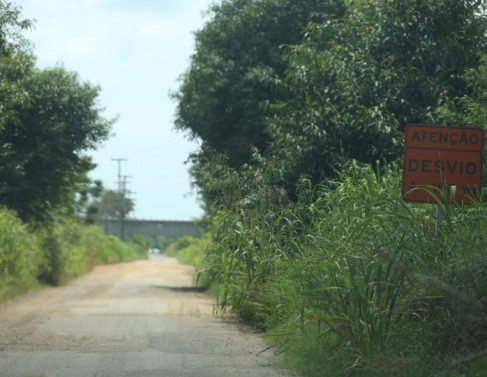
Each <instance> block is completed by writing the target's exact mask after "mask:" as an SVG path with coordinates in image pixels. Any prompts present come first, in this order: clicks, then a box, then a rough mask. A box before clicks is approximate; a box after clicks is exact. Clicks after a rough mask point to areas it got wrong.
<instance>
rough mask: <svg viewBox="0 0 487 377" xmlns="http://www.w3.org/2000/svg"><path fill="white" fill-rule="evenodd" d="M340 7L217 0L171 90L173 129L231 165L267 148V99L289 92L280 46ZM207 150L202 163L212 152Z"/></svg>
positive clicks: (313, 1)
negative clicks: (279, 82)
mask: <svg viewBox="0 0 487 377" xmlns="http://www.w3.org/2000/svg"><path fill="white" fill-rule="evenodd" d="M343 11H344V2H343V1H342V0H328V1H323V0H268V1H261V0H232V1H228V0H226V1H222V2H221V3H220V4H217V5H213V6H212V7H211V9H210V11H209V15H210V17H211V19H210V21H208V22H207V24H206V25H205V27H204V28H203V29H201V30H200V31H198V32H197V33H196V38H195V39H196V52H195V53H194V55H193V56H192V58H191V65H190V68H189V69H188V71H187V72H186V73H185V74H184V75H183V76H182V78H181V86H180V89H179V91H178V92H177V93H175V94H174V98H175V99H176V100H177V102H178V108H177V114H176V127H177V128H178V129H180V130H184V131H189V133H190V135H191V136H192V137H195V138H200V139H201V140H202V142H203V145H204V147H205V148H206V147H209V148H210V149H213V150H215V151H217V152H219V153H223V154H225V155H226V156H227V158H228V164H229V165H230V166H232V167H234V168H238V167H240V166H242V165H243V164H244V163H246V162H248V161H249V159H250V156H251V148H252V147H255V148H257V149H259V150H265V148H266V146H267V144H266V135H265V128H266V125H265V118H266V116H267V114H268V110H269V104H272V103H273V102H275V101H277V100H279V99H282V98H286V91H278V90H277V89H278V88H276V87H275V85H274V84H273V82H274V80H275V79H276V78H282V77H283V75H284V72H285V70H286V64H285V63H284V62H283V50H282V49H281V46H282V45H283V44H295V43H298V42H299V41H300V40H301V37H302V30H303V28H304V26H305V25H306V24H307V23H308V22H309V21H311V20H312V19H315V18H316V19H318V20H319V19H321V17H322V15H323V14H328V13H330V14H338V15H341V14H342V13H343ZM204 151H205V149H204V148H203V149H202V150H201V151H200V154H199V158H200V161H201V160H203V161H204V160H205V159H207V158H208V155H207V154H206V153H205V152H204Z"/></svg>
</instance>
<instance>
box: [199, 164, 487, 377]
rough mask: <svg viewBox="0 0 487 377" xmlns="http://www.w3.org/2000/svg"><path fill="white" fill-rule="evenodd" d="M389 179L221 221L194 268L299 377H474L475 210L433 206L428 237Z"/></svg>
mask: <svg viewBox="0 0 487 377" xmlns="http://www.w3.org/2000/svg"><path fill="white" fill-rule="evenodd" d="M400 176H401V175H400V170H399V169H398V168H397V167H387V168H384V169H380V168H378V167H377V168H372V167H371V166H366V167H353V168H351V169H350V171H348V172H347V174H344V175H342V176H341V177H339V179H337V180H336V181H335V182H328V184H327V185H326V186H322V187H312V186H310V185H303V189H302V195H301V200H300V201H299V202H298V203H296V204H291V203H289V204H288V205H286V206H283V205H282V201H280V200H279V201H278V204H273V203H272V201H269V200H268V198H267V199H265V200H268V201H267V202H266V203H261V202H259V201H258V200H257V201H254V203H253V205H252V206H249V205H248V204H247V203H248V201H247V202H245V201H242V202H241V203H240V205H238V206H237V207H236V209H235V210H233V211H228V212H227V213H226V215H225V217H224V218H223V219H222V220H221V221H220V222H219V223H220V224H219V228H218V230H217V231H215V232H214V242H213V243H212V244H211V245H210V247H209V248H208V253H207V256H206V259H205V261H204V263H203V264H202V266H201V267H200V270H201V271H204V272H205V273H206V274H207V275H208V276H209V277H210V280H211V281H213V282H214V283H215V284H216V285H217V286H218V287H219V290H218V294H217V300H218V303H219V305H220V307H221V308H222V309H223V308H225V307H227V306H231V307H232V309H233V310H234V311H235V312H236V313H238V314H239V315H240V316H241V317H242V318H243V319H245V320H247V321H249V322H251V323H253V324H254V325H257V326H260V327H262V328H265V329H267V330H268V332H269V334H273V339H274V346H275V348H274V349H275V350H277V351H279V352H280V351H285V352H286V353H287V354H288V355H289V357H288V360H291V361H292V362H291V364H292V366H293V367H294V368H297V369H299V370H300V371H301V372H303V373H305V374H307V375H316V376H334V375H337V376H341V375H365V376H366V375H370V376H382V375H383V376H388V375H403V376H419V375H424V376H434V375H440V374H441V373H447V372H448V373H450V374H451V375H459V376H460V375H462V376H463V375H472V376H474V375H479V376H480V375H482V373H483V371H484V369H483V368H484V367H485V363H484V361H483V358H482V357H480V356H481V355H482V351H483V350H484V349H485V348H486V347H487V328H486V319H487V318H486V317H487V312H484V311H483V310H482V308H483V305H486V304H487V302H486V298H487V258H486V256H485V253H486V252H487V237H486V236H487V234H486V233H487V231H486V230H487V208H486V205H485V204H484V203H481V202H480V203H475V204H473V205H469V206H455V205H451V204H442V205H440V208H441V211H442V214H443V216H442V218H443V219H442V220H441V221H442V224H441V230H440V231H439V232H436V231H435V226H436V223H437V221H439V219H437V218H436V208H435V206H432V205H418V204H417V205H413V204H407V203H404V202H403V201H402V200H401V197H400ZM474 303H478V305H476V304H474ZM303 350H306V352H305V353H303V352H302V351H303ZM296 355H298V356H297V357H296ZM470 359H472V360H470ZM391 360H394V363H391V362H390V361H391ZM454 363H457V364H454ZM452 365H455V367H452V368H451V369H449V367H451V366H452Z"/></svg>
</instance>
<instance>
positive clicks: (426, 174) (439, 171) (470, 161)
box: [402, 124, 484, 203]
mask: <svg viewBox="0 0 487 377" xmlns="http://www.w3.org/2000/svg"><path fill="white" fill-rule="evenodd" d="M483 161H484V130H483V129H482V128H472V127H470V128H468V127H452V126H433V125H419V124H409V125H407V126H406V129H405V134H404V156H403V179H402V194H403V199H404V200H405V201H408V202H423V203H437V199H436V198H441V190H442V189H446V190H447V193H448V198H449V200H451V201H453V202H455V203H471V202H472V201H474V200H478V199H479V198H480V194H481V190H482V170H483Z"/></svg>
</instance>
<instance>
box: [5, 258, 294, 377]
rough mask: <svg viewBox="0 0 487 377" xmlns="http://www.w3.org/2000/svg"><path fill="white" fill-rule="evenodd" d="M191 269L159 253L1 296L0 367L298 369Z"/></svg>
mask: <svg viewBox="0 0 487 377" xmlns="http://www.w3.org/2000/svg"><path fill="white" fill-rule="evenodd" d="M192 273H193V269H192V268H191V267H188V266H184V265H181V264H178V263H177V262H176V260H174V259H171V258H167V257H164V256H160V255H156V256H151V257H150V259H149V260H147V261H139V262H135V263H130V264H120V265H113V266H101V267H97V268H96V269H95V270H94V271H93V272H92V273H90V274H89V275H87V276H84V277H82V278H79V279H77V280H75V281H73V282H72V283H70V284H69V285H66V286H63V287H58V288H45V289H42V290H39V291H36V292H32V293H29V294H27V295H25V296H23V297H21V298H19V299H17V300H14V301H12V302H10V303H7V304H5V305H3V306H0V377H18V376H22V377H57V376H59V377H78V376H79V377H90V376H93V377H94V376H97V377H112V376H134V377H135V376H158V377H160V376H162V377H180V376H188V377H189V376H195V377H196V376H197V377H205V376H211V377H218V376H221V377H223V376H224V377H234V376H239V377H240V376H252V377H254V376H255V377H258V376H270V377H277V376H290V375H291V374H289V373H288V374H286V373H285V371H283V370H280V369H276V368H272V367H270V364H271V362H273V361H274V360H275V359H274V358H273V354H272V352H269V351H268V352H264V353H260V352H261V351H262V350H264V349H265V348H266V344H265V343H264V342H263V341H262V340H261V339H260V337H259V335H258V334H257V333H256V332H255V331H253V330H252V329H250V328H248V327H245V326H243V325H241V324H239V323H238V322H237V321H235V319H234V318H233V317H231V316H227V317H226V318H223V319H222V318H217V317H214V316H213V299H212V298H210V297H208V296H207V295H206V294H204V293H202V292H200V291H199V289H197V288H194V287H193V286H192V284H191V282H192Z"/></svg>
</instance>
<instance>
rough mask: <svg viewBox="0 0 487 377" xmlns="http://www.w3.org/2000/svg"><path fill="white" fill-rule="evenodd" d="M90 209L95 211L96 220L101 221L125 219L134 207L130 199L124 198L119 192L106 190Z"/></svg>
mask: <svg viewBox="0 0 487 377" xmlns="http://www.w3.org/2000/svg"><path fill="white" fill-rule="evenodd" d="M92 207H94V208H96V209H97V211H96V218H97V219H98V220H102V219H106V218H109V219H118V218H120V216H122V217H125V216H127V215H128V214H129V213H130V212H132V211H133V210H134V208H135V205H134V201H133V200H132V199H129V198H126V197H125V196H123V195H121V194H120V193H119V192H117V191H113V190H106V191H103V193H102V195H101V198H100V199H99V200H95V201H94V202H93V203H92Z"/></svg>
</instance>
